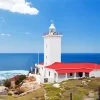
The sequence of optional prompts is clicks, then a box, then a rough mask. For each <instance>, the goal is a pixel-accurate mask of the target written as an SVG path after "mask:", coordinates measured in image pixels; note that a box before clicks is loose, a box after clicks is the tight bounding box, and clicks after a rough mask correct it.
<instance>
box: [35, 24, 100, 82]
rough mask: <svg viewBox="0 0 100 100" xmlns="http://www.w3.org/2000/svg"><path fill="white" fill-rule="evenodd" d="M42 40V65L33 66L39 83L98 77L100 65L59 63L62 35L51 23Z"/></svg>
mask: <svg viewBox="0 0 100 100" xmlns="http://www.w3.org/2000/svg"><path fill="white" fill-rule="evenodd" d="M43 38H44V63H40V64H35V76H36V78H37V81H38V82H40V83H44V82H61V81H63V80H68V79H77V78H80V77H92V76H95V77H100V65H97V64H93V63H61V38H62V34H61V33H57V32H56V28H55V26H54V24H53V23H52V24H51V25H50V27H49V32H48V33H47V34H45V35H44V36H43Z"/></svg>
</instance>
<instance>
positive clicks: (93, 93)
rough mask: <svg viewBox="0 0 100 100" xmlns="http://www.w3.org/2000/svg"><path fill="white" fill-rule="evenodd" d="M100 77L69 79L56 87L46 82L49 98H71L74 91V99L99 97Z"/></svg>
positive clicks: (61, 99) (83, 99)
mask: <svg viewBox="0 0 100 100" xmlns="http://www.w3.org/2000/svg"><path fill="white" fill-rule="evenodd" d="M99 85H100V78H83V79H78V80H74V79H71V80H68V81H63V82H61V83H60V87H59V88H56V87H54V86H53V84H45V91H46V95H47V96H46V97H47V98H48V100H70V99H69V98H70V93H71V92H72V97H73V100H94V98H95V99H96V98H98V86H99Z"/></svg>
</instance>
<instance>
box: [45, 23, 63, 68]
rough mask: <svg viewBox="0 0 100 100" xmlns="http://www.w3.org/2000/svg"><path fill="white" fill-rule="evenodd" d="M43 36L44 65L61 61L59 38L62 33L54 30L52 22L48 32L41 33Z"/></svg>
mask: <svg viewBox="0 0 100 100" xmlns="http://www.w3.org/2000/svg"><path fill="white" fill-rule="evenodd" d="M43 38H44V66H48V65H51V64H53V63H55V62H61V38H62V34H61V33H57V32H56V27H55V25H54V23H53V22H52V23H51V25H50V27H49V32H48V33H47V34H45V35H43Z"/></svg>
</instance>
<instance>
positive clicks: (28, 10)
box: [0, 0, 39, 15]
mask: <svg viewBox="0 0 100 100" xmlns="http://www.w3.org/2000/svg"><path fill="white" fill-rule="evenodd" d="M30 5H31V3H29V2H26V0H0V9H3V10H8V11H10V12H17V13H21V14H30V15H37V14H38V13H39V10H37V9H36V8H34V7H31V6H30Z"/></svg>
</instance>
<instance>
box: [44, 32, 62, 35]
mask: <svg viewBox="0 0 100 100" xmlns="http://www.w3.org/2000/svg"><path fill="white" fill-rule="evenodd" d="M45 35H49V33H43V36H45ZM53 35H62V33H61V32H54V33H53Z"/></svg>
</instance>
